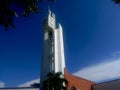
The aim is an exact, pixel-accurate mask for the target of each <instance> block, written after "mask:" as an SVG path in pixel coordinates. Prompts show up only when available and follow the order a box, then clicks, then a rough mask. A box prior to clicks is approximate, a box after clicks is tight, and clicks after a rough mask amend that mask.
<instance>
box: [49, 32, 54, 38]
mask: <svg viewBox="0 0 120 90" xmlns="http://www.w3.org/2000/svg"><path fill="white" fill-rule="evenodd" d="M49 39H53V32H52V31H49Z"/></svg>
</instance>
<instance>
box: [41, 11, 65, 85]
mask: <svg viewBox="0 0 120 90" xmlns="http://www.w3.org/2000/svg"><path fill="white" fill-rule="evenodd" d="M43 30H44V31H43V32H44V34H43V52H42V65H41V77H40V83H41V85H42V84H43V82H44V80H45V79H46V76H47V74H48V73H49V72H62V74H63V76H64V68H65V58H64V43H63V33H62V26H61V24H58V25H57V26H56V17H55V14H54V13H52V12H51V11H50V9H49V10H48V16H47V18H45V20H44V25H43Z"/></svg>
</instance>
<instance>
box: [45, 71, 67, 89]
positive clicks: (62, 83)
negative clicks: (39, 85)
mask: <svg viewBox="0 0 120 90" xmlns="http://www.w3.org/2000/svg"><path fill="white" fill-rule="evenodd" d="M61 74H62V73H61V72H57V73H54V72H53V73H51V72H50V73H49V74H48V75H47V79H46V80H45V81H44V84H43V88H44V90H66V85H67V83H68V82H67V80H66V79H65V78H62V77H61Z"/></svg>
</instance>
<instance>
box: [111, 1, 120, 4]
mask: <svg viewBox="0 0 120 90" xmlns="http://www.w3.org/2000/svg"><path fill="white" fill-rule="evenodd" d="M112 1H114V2H115V3H116V4H120V0H112Z"/></svg>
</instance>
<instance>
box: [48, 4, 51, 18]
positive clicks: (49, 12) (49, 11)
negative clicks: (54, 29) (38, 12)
mask: <svg viewBox="0 0 120 90" xmlns="http://www.w3.org/2000/svg"><path fill="white" fill-rule="evenodd" d="M48 14H49V15H50V16H51V10H50V6H49V5H48Z"/></svg>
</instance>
